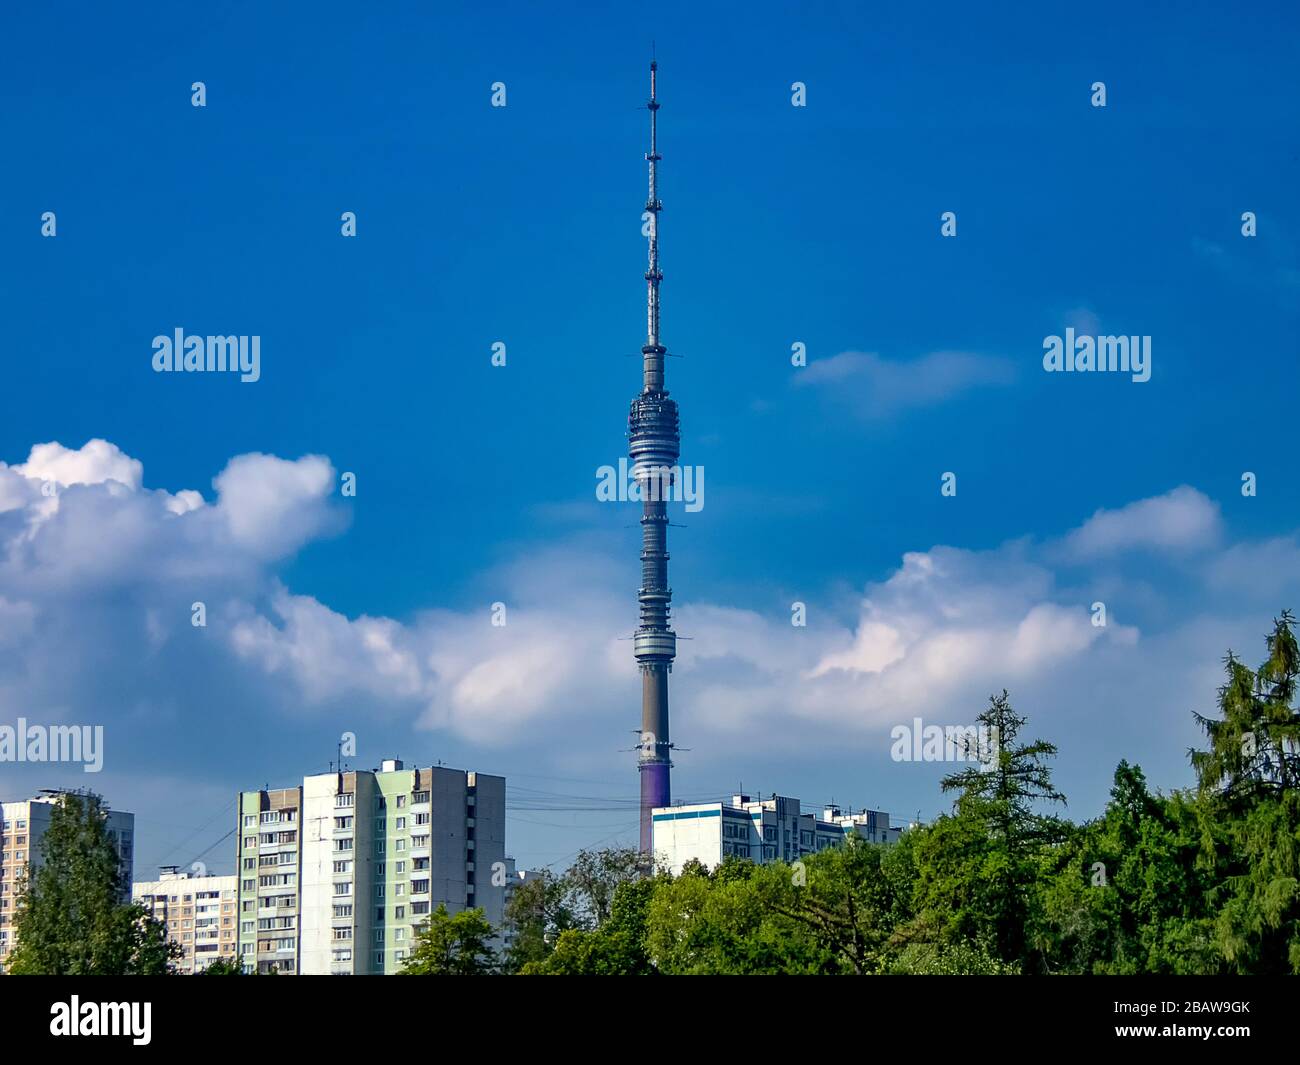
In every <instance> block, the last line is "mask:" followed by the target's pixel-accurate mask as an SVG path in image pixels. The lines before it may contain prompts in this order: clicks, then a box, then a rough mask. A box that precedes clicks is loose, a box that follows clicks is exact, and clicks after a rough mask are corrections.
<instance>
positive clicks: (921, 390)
mask: <svg viewBox="0 0 1300 1065" xmlns="http://www.w3.org/2000/svg"><path fill="white" fill-rule="evenodd" d="M1014 377H1015V374H1014V370H1013V367H1012V365H1011V363H1010V362H1009V361H1008V360H1006V359H1001V358H996V357H993V356H989V355H976V354H973V353H971V352H966V351H936V352H931V353H930V354H928V355H922V356H921V357H920V358H916V359H912V360H910V361H906V362H901V361H892V360H888V359H883V358H881V357H880V356H879V355H877V354H876V353H874V352H861V351H844V352H841V353H840V354H838V355H833V356H831V357H830V358H829V359H816V360H814V361H813V362H811V363H809V364H808V366H807V367H805V368H803V369H801V370H798V371H796V373H795V376H794V382H795V384H796V385H797V386H800V387H808V388H823V389H825V390H826V391H827V392H828V393H829V394H830V396H831V397H832V398H833V399H835V400H836V401H837V402H843V403H847V404H849V405H850V406H851V407H852V408H853V410H854V411H855V412H856V413H857V414H859V415H860V416H862V417H864V418H879V417H885V416H887V415H890V414H895V413H898V412H900V411H905V410H908V409H911V408H915V407H928V406H933V405H934V404H937V403H943V402H945V401H946V400H949V399H951V398H953V397H954V396H956V395H959V394H960V393H962V392H965V391H968V390H969V389H972V388H978V387H985V386H990V385H1005V384H1010V383H1011V382H1012V381H1013V380H1014Z"/></svg>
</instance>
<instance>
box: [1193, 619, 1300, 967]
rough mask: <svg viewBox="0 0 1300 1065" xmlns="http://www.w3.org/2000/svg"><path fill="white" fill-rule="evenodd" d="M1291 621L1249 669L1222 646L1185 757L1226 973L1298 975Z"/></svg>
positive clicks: (1297, 729) (1299, 785)
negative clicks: (1203, 742) (1209, 700)
mask: <svg viewBox="0 0 1300 1065" xmlns="http://www.w3.org/2000/svg"><path fill="white" fill-rule="evenodd" d="M1294 626H1295V619H1294V617H1293V616H1292V615H1291V613H1290V612H1289V611H1284V612H1283V613H1282V615H1281V617H1279V618H1277V619H1276V620H1275V621H1274V623H1273V631H1272V633H1271V634H1270V635H1269V636H1268V638H1267V640H1266V644H1267V649H1268V657H1267V659H1265V661H1264V663H1263V664H1262V665H1261V666H1260V667H1259V669H1257V670H1251V669H1249V668H1248V667H1247V666H1245V665H1244V664H1243V663H1242V662H1241V661H1240V660H1239V659H1238V658H1237V657H1236V656H1235V655H1234V654H1232V653H1231V652H1229V654H1228V657H1227V659H1226V662H1225V672H1226V673H1227V677H1228V679H1227V682H1226V683H1225V684H1224V685H1223V687H1222V688H1220V689H1219V714H1220V716H1219V717H1217V718H1208V717H1203V716H1201V715H1199V714H1197V715H1196V719H1197V721H1198V723H1199V724H1200V725H1201V727H1202V729H1203V730H1204V731H1205V734H1206V737H1207V738H1208V740H1209V747H1208V749H1207V750H1204V751H1193V752H1192V753H1191V758H1192V765H1193V767H1194V768H1195V769H1196V773H1197V777H1198V785H1199V800H1200V802H1199V813H1200V820H1201V828H1202V849H1203V852H1204V862H1205V863H1206V864H1207V865H1213V866H1214V867H1215V868H1216V869H1218V870H1219V871H1220V884H1219V886H1218V888H1217V890H1216V891H1215V893H1214V901H1215V907H1216V912H1217V917H1216V919H1215V924H1214V931H1215V937H1216V941H1217V944H1218V947H1219V949H1220V951H1221V952H1222V954H1223V957H1224V959H1225V960H1226V962H1227V964H1228V965H1229V966H1230V967H1231V969H1232V971H1234V972H1242V973H1257V974H1268V973H1300V712H1298V711H1297V709H1296V708H1295V707H1293V706H1292V703H1293V702H1294V701H1295V695H1296V679H1297V676H1300V649H1298V648H1297V644H1296V637H1295V631H1294Z"/></svg>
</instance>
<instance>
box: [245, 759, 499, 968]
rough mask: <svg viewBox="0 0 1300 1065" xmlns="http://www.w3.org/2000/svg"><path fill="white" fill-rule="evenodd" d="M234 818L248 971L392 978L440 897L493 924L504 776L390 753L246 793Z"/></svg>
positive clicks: (454, 908)
mask: <svg viewBox="0 0 1300 1065" xmlns="http://www.w3.org/2000/svg"><path fill="white" fill-rule="evenodd" d="M238 816H239V831H240V840H239V847H238V851H237V854H238V880H239V887H238V902H239V937H238V938H239V955H240V958H241V961H242V964H243V967H244V969H245V970H246V971H248V972H269V971H271V970H272V969H274V970H276V971H278V972H283V973H303V974H309V975H310V974H333V975H352V974H386V973H396V972H399V971H400V970H401V968H402V967H403V965H404V964H405V963H406V959H407V957H408V956H409V954H410V952H411V949H412V948H413V946H414V941H415V938H416V936H417V935H418V933H419V930H420V928H421V926H422V925H423V923H424V921H425V920H426V919H427V917H428V915H429V914H430V913H432V912H433V911H434V910H436V909H437V908H438V906H439V905H445V906H446V907H447V910H448V911H449V912H451V913H456V912H458V911H460V910H465V909H471V908H475V907H478V908H481V909H482V910H483V911H484V913H485V915H486V917H487V919H488V920H489V921H490V922H491V923H492V924H493V925H494V926H496V927H500V926H501V923H502V919H503V917H504V907H505V893H506V885H507V883H508V880H507V877H506V875H505V870H506V864H505V778H504V777H498V776H489V775H487V774H484V773H475V772H464V771H461V770H457V769H448V768H445V767H443V766H430V767H427V768H421V769H407V768H405V767H404V766H403V764H402V763H401V762H400V761H398V760H396V759H390V760H388V761H385V762H384V763H383V764H382V765H381V767H380V768H379V769H377V770H358V771H347V772H337V773H322V774H319V775H316V776H310V777H306V778H304V780H303V782H302V785H301V786H300V787H296V788H286V789H280V790H278V791H254V792H244V793H242V794H241V795H240V801H239V814H238Z"/></svg>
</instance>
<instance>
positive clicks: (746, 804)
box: [651, 795, 902, 876]
mask: <svg viewBox="0 0 1300 1065" xmlns="http://www.w3.org/2000/svg"><path fill="white" fill-rule="evenodd" d="M651 818H652V820H651V824H652V829H653V838H654V854H655V859H656V861H659V862H661V863H662V864H664V865H665V866H666V867H667V868H668V869H669V870H670V871H671V872H672V874H673V875H674V876H676V875H678V874H679V873H680V872H681V871H682V869H683V868H684V867H685V866H686V864H687V863H688V862H690V861H692V860H695V861H699V862H701V863H702V864H703V865H705V866H706V867H708V868H710V869H712V868H713V867H714V866H716V865H718V864H720V863H721V862H722V861H723V860H724V859H725V858H728V857H732V856H734V857H737V858H748V859H750V860H751V861H754V862H759V863H762V862H772V861H785V862H792V861H797V860H798V859H799V858H801V857H803V856H804V855H807V854H815V853H816V852H817V851H820V850H824V849H825V848H827V847H834V846H838V845H839V844H841V843H843V842H844V838H845V837H846V836H847V835H848V834H849V833H851V832H854V833H857V834H858V835H861V836H862V837H863V838H864V839H867V840H870V841H871V842H873V843H892V842H894V841H895V840H897V839H898V837H899V835H900V834H901V832H902V829H901V828H893V827H891V826H890V824H889V814H887V813H885V812H884V811H882V810H862V811H859V812H857V813H852V812H849V813H845V812H843V811H842V810H840V808H839V807H837V806H829V807H826V808H825V809H824V810H823V811H822V815H821V816H820V817H818V816H816V815H815V814H813V813H811V812H809V813H804V812H803V810H802V808H801V806H800V802H799V800H798V799H795V798H791V797H789V796H785V795H773V796H772V797H771V798H768V799H751V798H750V797H749V796H748V795H733V796H732V797H731V801H730V802H714V803H695V804H692V805H689V806H665V807H659V808H657V809H655V810H654V811H653V812H652V815H651Z"/></svg>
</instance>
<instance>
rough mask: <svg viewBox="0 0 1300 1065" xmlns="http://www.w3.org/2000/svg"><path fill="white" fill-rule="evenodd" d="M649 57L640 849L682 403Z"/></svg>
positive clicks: (654, 765) (636, 451) (657, 712)
mask: <svg viewBox="0 0 1300 1065" xmlns="http://www.w3.org/2000/svg"><path fill="white" fill-rule="evenodd" d="M657 69H658V65H657V64H656V63H655V62H654V61H653V60H651V62H650V102H649V105H648V106H649V108H650V151H648V152H647V153H646V161H647V162H648V163H649V165H650V195H649V198H648V199H647V200H646V205H645V215H643V216H642V217H643V218H644V219H645V227H644V228H645V232H646V235H647V237H648V238H649V243H650V248H649V251H650V258H649V264H648V266H647V268H646V272H645V281H646V341H645V346H644V347H643V348H642V349H641V377H642V388H641V392H640V394H639V395H638V396H637V397H636V399H634V400H632V409H631V412H630V413H629V414H628V417H627V427H628V437H629V438H630V445H629V453H630V457H631V460H632V476H633V479H634V480H635V482H636V484H637V485H638V487H639V489H640V495H641V500H642V510H641V588H640V590H639V591H638V593H637V600H638V602H639V603H640V606H641V623H640V625H638V626H637V630H636V636H635V638H634V640H635V642H634V645H633V646H634V652H633V653H634V654H635V655H636V661H637V665H638V667H639V668H640V670H641V744H640V764H639V766H638V768H639V771H640V776H641V851H642V853H643V854H650V853H651V850H652V846H653V841H652V833H651V829H652V824H653V823H652V820H651V811H652V810H654V808H655V807H657V806H667V805H668V804H669V802H670V801H671V798H672V788H671V785H670V783H669V776H670V772H671V770H672V760H671V757H670V752H671V750H672V744H671V742H670V741H669V738H668V674H669V673H671V672H672V668H673V659H674V658H675V657H677V634H676V633H674V632H673V630H672V626H671V625H670V623H669V620H668V615H669V612H670V607H669V603H670V602H671V600H672V597H673V595H672V592H671V591H670V590H669V588H668V508H667V497H668V494H669V490H670V488H671V486H672V484H673V477H674V472H673V471H674V467H676V466H677V457H678V454H679V452H680V446H681V435H680V430H679V424H678V418H677V404H676V403H675V402H674V401H673V400H671V399H669V398H668V393H667V392H665V391H664V358H665V356H666V355H667V354H668V349H667V348H665V347H664V346H663V344H662V343H660V338H659V283H660V282H661V281H662V280H663V277H664V275H663V274H662V273H661V272H660V270H659V212H660V211H661V210H663V204H661V203H660V202H659V185H658V164H659V159H660V156H659V152H658V148H657V141H656V124H657V123H656V120H657V117H658V112H659V101H658V98H657V96H656V86H655V73H656V70H657Z"/></svg>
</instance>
